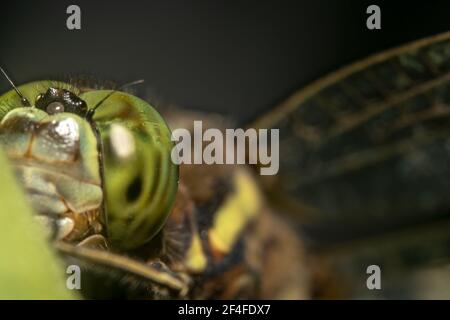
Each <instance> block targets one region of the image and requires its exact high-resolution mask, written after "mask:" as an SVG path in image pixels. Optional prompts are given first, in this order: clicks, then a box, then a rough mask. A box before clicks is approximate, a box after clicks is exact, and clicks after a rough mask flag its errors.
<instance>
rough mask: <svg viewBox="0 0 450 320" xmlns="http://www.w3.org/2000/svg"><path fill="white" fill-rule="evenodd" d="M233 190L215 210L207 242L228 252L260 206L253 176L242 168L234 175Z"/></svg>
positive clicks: (223, 251) (219, 249)
mask: <svg viewBox="0 0 450 320" xmlns="http://www.w3.org/2000/svg"><path fill="white" fill-rule="evenodd" d="M234 188H235V191H234V192H233V194H232V195H231V196H229V197H228V199H227V200H226V201H225V203H224V204H223V205H222V206H221V207H220V208H219V209H218V211H217V212H216V215H215V218H214V223H213V227H212V228H211V230H210V231H209V242H210V244H211V245H212V247H213V249H214V250H217V251H220V252H221V253H224V254H226V253H228V252H230V251H231V249H232V248H233V246H234V245H235V244H236V242H237V240H238V237H239V235H240V233H241V232H242V231H243V230H244V228H245V227H246V226H247V224H248V223H249V222H250V220H251V219H252V218H254V217H255V216H256V215H257V214H258V211H259V209H260V208H261V195H260V193H259V190H258V187H257V186H256V184H255V182H254V181H253V178H252V177H251V176H250V174H249V173H247V172H246V171H244V170H238V171H237V173H236V175H235V176H234Z"/></svg>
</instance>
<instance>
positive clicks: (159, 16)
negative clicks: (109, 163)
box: [0, 0, 450, 122]
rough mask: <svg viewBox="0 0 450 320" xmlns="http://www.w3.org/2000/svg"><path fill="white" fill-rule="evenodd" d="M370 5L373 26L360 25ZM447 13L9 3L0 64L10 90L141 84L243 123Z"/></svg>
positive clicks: (429, 6) (350, 5)
mask: <svg viewBox="0 0 450 320" xmlns="http://www.w3.org/2000/svg"><path fill="white" fill-rule="evenodd" d="M70 4H77V5H79V6H80V7H81V10H82V30H81V31H69V30H68V29H67V28H66V19H67V17H68V15H67V14H66V8H67V7H68V6H69V5H70ZM370 4H377V5H379V6H380V7H381V11H382V30H375V31H370V30H368V29H367V28H366V18H367V16H368V15H367V14H366V8H367V6H368V5H370ZM449 14H450V3H449V2H448V1H423V2H412V1H390V2H388V1H359V0H355V1H350V0H340V1H338V0H334V1H332V0H329V1H324V0H320V1H319V0H314V1H313V0H310V1H296V2H283V1H270V2H269V1H242V2H233V1H168V0H158V1H138V0H127V1H92V0H90V1H87V0H85V1H79V0H77V1H61V0H54V1H9V2H7V3H4V4H2V12H1V19H0V36H1V43H2V45H1V51H0V63H1V64H2V65H3V66H4V67H5V68H6V69H7V70H8V71H9V73H10V74H11V76H12V77H13V78H14V79H15V81H16V82H17V83H19V84H20V83H24V82H27V81H31V80H39V79H44V78H52V77H53V78H54V77H59V76H62V75H68V74H69V75H70V74H77V75H78V74H89V75H94V76H96V77H99V78H101V79H110V80H114V81H116V82H118V83H126V82H129V81H133V80H136V79H142V78H144V79H145V80H146V94H147V95H148V96H151V97H152V98H153V99H155V100H157V101H159V102H160V103H163V104H176V105H178V106H183V107H186V108H196V109H201V110H209V111H216V112H220V113H223V114H225V115H229V116H232V117H234V118H236V119H238V120H240V121H241V122H245V121H247V120H250V119H252V118H253V117H255V116H257V115H258V114H261V113H262V112H264V111H265V110H268V109H269V108H270V107H272V106H273V105H274V104H276V103H277V102H279V101H281V100H283V99H284V98H286V97H287V96H288V95H289V94H290V93H292V92H293V91H295V90H296V89H298V88H300V87H302V86H303V85H305V84H307V83H308V82H310V81H312V80H314V79H316V78H318V77H319V76H321V75H324V74H325V73H327V72H330V71H333V70H334V69H336V68H337V67H339V66H342V65H344V64H346V63H349V62H352V61H353V60H355V59H358V58H362V57H365V56H366V55H368V54H371V53H374V52H377V51H380V50H383V49H387V48H389V47H393V46H396V45H399V44H402V43H405V42H408V41H410V40H415V39H418V38H421V37H425V36H428V35H432V34H435V33H438V32H442V31H446V30H450V18H449ZM7 88H8V86H7V84H6V83H5V82H4V81H1V82H0V90H1V91H5V90H7Z"/></svg>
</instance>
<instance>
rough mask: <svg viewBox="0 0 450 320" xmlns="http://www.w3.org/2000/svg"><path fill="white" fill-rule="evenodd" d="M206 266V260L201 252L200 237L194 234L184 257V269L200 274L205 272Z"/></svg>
mask: <svg viewBox="0 0 450 320" xmlns="http://www.w3.org/2000/svg"><path fill="white" fill-rule="evenodd" d="M207 264H208V260H207V259H206V256H205V254H204V252H203V248H202V242H201V240H200V236H199V235H198V233H195V234H194V235H193V236H192V241H191V246H190V248H189V250H188V252H187V255H186V267H187V268H188V269H189V270H190V271H192V272H195V273H200V272H202V271H203V270H205V268H206V265H207Z"/></svg>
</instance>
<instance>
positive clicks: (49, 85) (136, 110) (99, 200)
mask: <svg viewBox="0 0 450 320" xmlns="http://www.w3.org/2000/svg"><path fill="white" fill-rule="evenodd" d="M19 90H20V92H21V93H22V94H23V96H24V98H25V99H26V100H28V101H29V102H30V104H31V106H30V107H23V103H22V101H21V97H20V96H18V95H17V94H16V92H14V91H10V92H8V93H6V94H5V95H3V96H1V97H0V119H1V120H2V122H1V124H0V126H1V128H0V145H2V147H4V148H5V149H6V150H7V151H8V152H9V153H8V154H9V155H10V157H11V156H13V157H16V156H18V157H19V160H20V159H22V160H23V159H24V161H28V159H32V160H31V162H32V164H31V165H28V167H27V170H31V171H32V172H39V173H38V174H35V175H38V179H37V180H36V179H35V180H33V179H32V180H33V181H30V180H29V179H28V180H26V179H25V180H24V181H25V184H28V185H26V186H25V187H26V189H27V190H28V189H31V187H34V186H42V184H44V183H46V185H45V186H47V185H48V186H51V188H49V187H45V186H42V188H41V189H44V190H45V192H47V193H49V192H50V193H51V192H52V191H48V190H53V189H54V193H55V194H46V195H45V196H46V197H47V198H46V199H58V197H59V196H60V193H61V192H62V191H64V192H65V193H64V195H63V196H62V199H60V200H61V201H60V202H58V200H55V201H54V203H53V202H51V201H39V200H36V196H35V195H33V194H30V197H34V198H33V199H32V202H33V201H34V203H33V207H34V209H35V211H37V213H38V214H44V215H49V216H51V215H53V216H55V215H59V216H60V217H61V216H63V217H67V216H69V217H70V219H72V220H73V224H74V227H73V230H80V229H81V228H84V230H87V231H86V234H87V233H89V232H90V233H91V234H92V233H96V232H97V231H92V230H96V228H97V229H98V226H97V225H95V224H92V218H91V217H92V215H93V213H95V214H97V218H95V219H99V218H98V215H99V212H105V213H106V219H100V220H106V221H104V222H103V221H102V222H101V223H102V224H106V229H107V242H108V243H109V245H110V246H111V247H112V248H113V249H115V250H119V251H121V250H127V249H133V248H136V247H138V246H141V245H143V244H145V243H146V242H148V241H149V240H151V239H152V238H153V237H154V236H155V235H156V234H157V233H158V232H159V231H160V230H161V228H162V227H163V226H164V223H165V221H166V219H167V217H168V216H169V214H170V211H171V208H172V204H173V202H174V199H175V196H176V193H177V188H178V167H177V165H175V164H174V163H172V161H171V158H170V153H171V150H172V146H173V144H172V141H171V139H170V137H171V132H170V130H169V128H168V126H167V124H166V123H165V121H164V119H163V118H162V117H161V116H160V115H159V114H158V112H157V111H156V110H155V109H153V108H152V107H151V106H150V105H149V104H148V103H147V102H145V101H143V100H141V99H139V98H137V97H135V96H132V95H130V94H126V93H123V92H115V93H114V94H113V95H110V96H109V97H108V99H106V100H105V101H103V102H102V103H101V105H100V106H99V107H98V109H96V112H95V114H94V117H93V119H92V120H91V119H89V117H88V116H87V110H89V109H92V108H94V107H95V106H97V105H98V103H99V101H102V100H103V99H104V98H105V97H106V96H108V95H109V94H110V93H111V92H112V91H108V90H100V91H87V92H84V93H82V94H80V90H79V89H77V88H76V87H73V86H71V85H68V84H65V83H61V82H52V81H40V82H34V83H30V84H27V85H24V86H20V87H19ZM18 108H20V109H18ZM14 109H17V110H14ZM13 110H14V111H13ZM6 120H8V121H6ZM5 121H6V122H5ZM43 128H44V129H45V130H43ZM47 132H48V133H47ZM49 139H50V140H51V141H50V142H49ZM96 140H97V141H96ZM14 141H16V142H14ZM31 141H33V142H31ZM26 150H31V154H29V153H26V152H25V151H26ZM22 151H23V152H22ZM37 156H38V157H37ZM30 157H31V158H30ZM66 159H69V160H70V162H67V164H64V165H62V160H64V161H66ZM69 160H67V161H69ZM42 165H45V166H46V168H47V167H48V166H50V168H48V169H49V172H51V173H50V174H52V175H53V176H56V178H55V179H47V178H46V176H43V175H42V174H41V173H40V171H39V170H40V169H39V168H40V167H41V166H42ZM25 175H26V174H25V173H24V175H23V176H25ZM33 177H34V176H33ZM60 177H71V178H70V179H66V180H64V179H61V178H60ZM86 177H89V181H88V182H87V183H85V180H86ZM83 183H85V185H86V186H87V187H89V188H94V189H95V188H97V189H98V190H97V189H95V190H96V193H93V192H91V191H89V190H87V189H86V187H85V186H84V184H83ZM100 187H101V188H100ZM52 188H53V189H52ZM38 189H39V188H38ZM52 201H53V200H52ZM66 205H67V206H66ZM64 206H66V208H64ZM36 208H37V209H36ZM77 209H79V210H77ZM85 217H88V218H85ZM83 219H84V220H83ZM89 219H91V220H89ZM80 221H81V222H80ZM86 221H88V222H87V223H86ZM79 223H84V225H82V226H80V225H79ZM86 224H87V226H86ZM68 228H69V227H68ZM99 230H100V229H99ZM102 230H103V231H100V233H103V234H105V232H104V230H105V229H104V228H102ZM70 231H71V230H70V229H68V230H67V233H68V234H69V233H70ZM71 237H72V238H73V236H70V235H69V236H68V237H66V238H65V239H69V240H70V239H71ZM77 237H78V238H77V241H80V240H83V237H84V236H83V235H80V234H79V235H78V236H77Z"/></svg>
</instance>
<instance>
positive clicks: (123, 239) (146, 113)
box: [80, 91, 178, 250]
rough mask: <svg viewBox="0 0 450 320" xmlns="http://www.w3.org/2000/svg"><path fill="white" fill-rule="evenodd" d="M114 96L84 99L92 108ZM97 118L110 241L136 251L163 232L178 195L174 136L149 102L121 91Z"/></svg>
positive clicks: (99, 93) (84, 96)
mask: <svg viewBox="0 0 450 320" xmlns="http://www.w3.org/2000/svg"><path fill="white" fill-rule="evenodd" d="M110 92H111V91H90V92H87V93H84V94H82V95H81V96H80V98H81V99H82V100H84V101H86V103H87V105H88V106H89V107H90V108H92V107H93V106H95V105H96V104H97V103H98V102H99V101H101V99H103V98H104V97H105V96H106V95H108V94H109V93H110ZM93 120H94V121H95V123H96V125H97V127H98V130H99V132H100V136H101V138H102V143H103V152H104V160H103V161H104V176H105V191H106V199H107V201H106V211H107V213H108V214H107V215H108V230H109V238H110V239H109V240H110V242H111V244H112V245H113V247H116V248H119V249H123V250H126V249H131V248H135V247H137V246H139V245H142V244H144V243H145V242H147V241H148V240H150V239H151V238H152V237H154V236H155V235H156V234H157V233H158V232H159V231H160V230H161V228H162V227H163V225H164V223H165V221H166V219H167V217H168V215H169V213H170V209H171V207H172V204H173V202H174V199H175V196H176V192H177V187H178V167H177V166H176V165H175V164H174V163H172V161H171V158H170V152H171V150H172V147H173V142H172V141H171V139H170V136H171V133H170V130H169V128H168V126H167V124H166V123H165V121H164V119H163V118H162V117H161V116H160V115H159V114H158V113H157V112H156V110H155V109H153V108H152V107H151V106H150V105H149V104H148V103H146V102H145V101H143V100H141V99H139V98H137V97H135V96H132V95H129V94H126V93H122V92H116V93H114V94H113V95H111V96H110V97H109V98H108V99H107V100H106V101H105V102H103V103H102V105H101V106H100V107H99V108H98V109H97V110H96V113H95V116H94V118H93Z"/></svg>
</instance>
